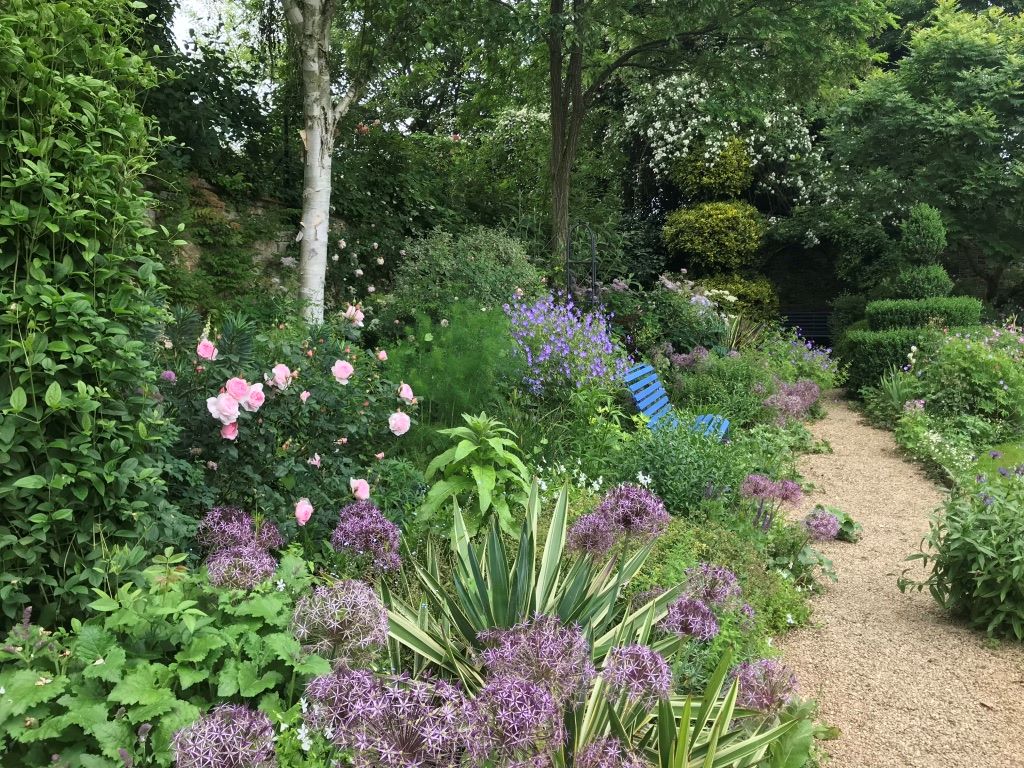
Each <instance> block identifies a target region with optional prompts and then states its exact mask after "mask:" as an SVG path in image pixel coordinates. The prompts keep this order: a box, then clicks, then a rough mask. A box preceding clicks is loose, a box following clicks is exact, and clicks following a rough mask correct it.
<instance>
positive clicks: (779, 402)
mask: <svg viewBox="0 0 1024 768" xmlns="http://www.w3.org/2000/svg"><path fill="white" fill-rule="evenodd" d="M819 397H821V388H820V387H819V386H818V385H817V384H816V383H815V382H814V381H812V380H811V379H800V380H799V381H797V382H796V383H795V384H788V383H786V382H784V381H777V382H776V391H775V394H773V395H771V396H770V397H768V398H766V399H765V401H764V405H765V407H766V408H770V409H771V410H773V411H775V412H776V414H777V418H778V422H779V424H785V423H786V422H787V421H789V420H791V419H802V418H804V416H806V415H807V412H808V411H809V410H810V409H811V407H812V406H813V405H814V404H815V403H816V402H818V398H819Z"/></svg>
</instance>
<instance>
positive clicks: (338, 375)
mask: <svg viewBox="0 0 1024 768" xmlns="http://www.w3.org/2000/svg"><path fill="white" fill-rule="evenodd" d="M355 372H356V369H355V368H353V367H352V363H350V362H349V361H348V360H335V361H334V365H332V366H331V375H333V376H334V378H335V379H337V380H338V383H339V384H348V380H349V379H350V378H351V377H352V374H353V373H355Z"/></svg>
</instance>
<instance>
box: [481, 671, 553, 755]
mask: <svg viewBox="0 0 1024 768" xmlns="http://www.w3.org/2000/svg"><path fill="white" fill-rule="evenodd" d="M465 717H466V719H465V723H466V736H467V738H466V747H467V757H468V758H469V764H470V765H471V766H473V767H474V768H483V767H484V766H487V768H492V767H493V768H512V767H513V766H516V767H517V768H518V766H525V765H529V766H531V767H532V766H537V768H541V767H542V766H547V765H550V764H551V763H550V758H549V755H550V754H551V752H552V751H553V750H555V749H558V748H560V747H561V746H562V744H563V743H564V742H565V728H564V726H563V723H562V711H561V709H560V708H559V706H558V705H557V704H556V703H555V700H554V699H553V698H552V696H551V694H550V693H548V691H547V690H545V689H544V688H543V687H542V686H539V685H536V684H535V683H531V682H529V681H527V680H521V679H519V678H517V677H498V678H494V679H493V680H490V681H489V682H488V683H487V684H486V685H485V686H484V687H483V688H482V689H481V690H480V692H479V693H478V694H477V696H476V698H474V699H473V700H472V701H470V702H469V704H468V706H467V707H466V713H465Z"/></svg>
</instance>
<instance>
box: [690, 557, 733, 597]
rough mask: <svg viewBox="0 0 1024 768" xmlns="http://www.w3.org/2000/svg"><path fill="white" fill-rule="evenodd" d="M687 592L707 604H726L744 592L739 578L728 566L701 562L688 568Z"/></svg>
mask: <svg viewBox="0 0 1024 768" xmlns="http://www.w3.org/2000/svg"><path fill="white" fill-rule="evenodd" d="M686 593H687V594H689V595H691V596H692V597H696V598H697V599H698V600H701V601H703V602H704V603H706V604H707V605H725V604H726V603H728V602H730V601H731V600H733V599H734V598H738V597H739V596H740V594H741V593H742V590H741V589H740V582H739V579H737V578H736V574H735V573H733V572H732V571H730V570H729V569H728V568H723V567H722V566H720V565H712V564H711V563H700V564H699V565H697V566H695V567H693V568H687V569H686Z"/></svg>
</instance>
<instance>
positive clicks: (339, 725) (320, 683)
mask: <svg viewBox="0 0 1024 768" xmlns="http://www.w3.org/2000/svg"><path fill="white" fill-rule="evenodd" d="M306 698H307V699H308V700H309V701H310V703H311V705H312V706H311V707H310V714H309V722H310V725H311V726H312V727H313V728H314V729H316V730H318V731H320V732H322V733H323V734H324V735H325V736H327V737H328V738H329V740H330V741H331V742H332V743H333V744H335V745H336V746H337V747H340V748H341V749H348V750H352V752H353V758H354V760H355V765H357V766H395V767H396V768H398V767H399V766H403V767H404V766H431V768H455V766H457V765H459V760H460V756H461V754H462V751H463V738H462V733H461V730H462V728H461V719H462V714H463V712H464V710H465V700H464V698H463V696H462V694H461V693H460V692H459V690H458V689H457V688H455V687H454V686H453V685H450V684H449V683H446V682H443V681H437V682H427V681H413V680H409V679H406V678H405V677H391V678H387V679H381V678H377V677H375V676H374V674H373V673H372V672H370V671H367V670H352V669H348V668H345V667H339V668H338V669H336V670H335V671H334V672H332V673H331V674H329V675H323V676H322V677H316V678H313V679H312V680H310V681H309V684H308V685H307V686H306Z"/></svg>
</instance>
